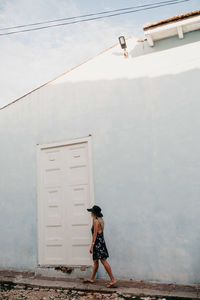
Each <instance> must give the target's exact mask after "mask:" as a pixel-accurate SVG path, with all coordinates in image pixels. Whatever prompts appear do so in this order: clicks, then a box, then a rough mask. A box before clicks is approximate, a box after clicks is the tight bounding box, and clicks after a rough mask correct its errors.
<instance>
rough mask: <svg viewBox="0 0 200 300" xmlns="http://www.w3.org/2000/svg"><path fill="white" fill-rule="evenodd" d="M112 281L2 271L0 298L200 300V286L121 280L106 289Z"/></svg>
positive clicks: (16, 299) (15, 299) (0, 275)
mask: <svg viewBox="0 0 200 300" xmlns="http://www.w3.org/2000/svg"><path fill="white" fill-rule="evenodd" d="M107 282H108V280H105V279H96V281H95V283H93V284H90V283H89V284H84V283H82V279H80V278H79V279H72V278H60V277H59V278H57V277H46V276H43V275H35V273H34V272H23V271H8V270H2V271H0V283H1V286H0V287H1V288H0V296H1V298H0V299H13V300H20V299H30V300H31V299H33V300H34V299H46V300H47V299H74V300H75V299H82V300H83V299H166V300H167V299H200V285H179V284H164V283H155V282H144V281H132V280H119V281H118V285H117V287H115V288H114V287H113V288H106V287H105V286H106V283H107Z"/></svg>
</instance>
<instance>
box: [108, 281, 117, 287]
mask: <svg viewBox="0 0 200 300" xmlns="http://www.w3.org/2000/svg"><path fill="white" fill-rule="evenodd" d="M116 283H117V280H115V281H114V282H109V283H108V284H107V285H106V287H107V288H110V287H111V288H112V287H117V286H116Z"/></svg>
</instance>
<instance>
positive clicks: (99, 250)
mask: <svg viewBox="0 0 200 300" xmlns="http://www.w3.org/2000/svg"><path fill="white" fill-rule="evenodd" d="M91 231H92V234H94V226H92V228H91ZM92 256H93V260H97V259H106V258H108V257H109V254H108V250H107V247H106V243H105V240H104V236H103V231H102V232H101V233H98V232H97V237H96V240H95V243H94V247H93V253H92Z"/></svg>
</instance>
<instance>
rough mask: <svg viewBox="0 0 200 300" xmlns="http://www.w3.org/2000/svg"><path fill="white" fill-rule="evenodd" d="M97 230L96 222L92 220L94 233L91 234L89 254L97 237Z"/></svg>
mask: <svg viewBox="0 0 200 300" xmlns="http://www.w3.org/2000/svg"><path fill="white" fill-rule="evenodd" d="M97 229H98V221H97V220H94V233H93V238H92V245H91V247H90V253H92V252H93V247H94V243H95V240H96V237H97Z"/></svg>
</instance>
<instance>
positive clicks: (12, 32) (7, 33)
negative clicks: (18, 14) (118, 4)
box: [0, 0, 191, 36]
mask: <svg viewBox="0 0 200 300" xmlns="http://www.w3.org/2000/svg"><path fill="white" fill-rule="evenodd" d="M188 1H191V0H180V1H179V0H177V1H176V2H175V1H174V2H171V1H168V2H167V3H166V2H165V4H162V5H161V4H160V5H155V4H153V6H150V7H145V8H141V9H136V10H130V11H125V12H120V13H115V14H111V15H108V16H100V17H94V18H88V19H83V20H78V21H73V22H66V23H61V24H54V25H48V26H42V27H37V28H30V29H24V30H18V31H10V32H6V33H0V36H4V35H11V34H16V33H22V32H28V31H35V30H42V29H46V28H51V27H58V26H66V25H72V24H77V23H82V22H88V21H94V20H100V19H105V18H110V17H116V16H119V15H125V14H130V13H134V12H138V11H145V10H149V9H154V8H159V7H163V6H169V5H175V4H179V3H183V2H188Z"/></svg>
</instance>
